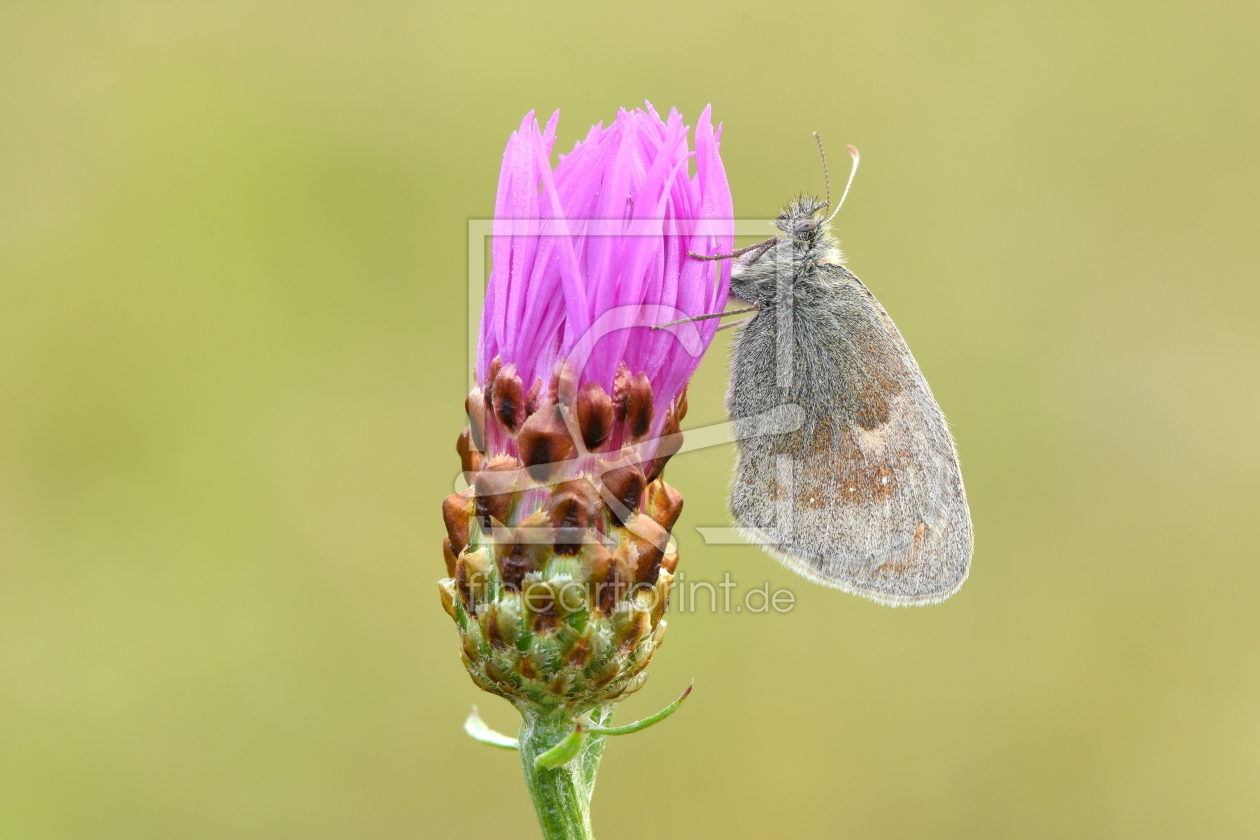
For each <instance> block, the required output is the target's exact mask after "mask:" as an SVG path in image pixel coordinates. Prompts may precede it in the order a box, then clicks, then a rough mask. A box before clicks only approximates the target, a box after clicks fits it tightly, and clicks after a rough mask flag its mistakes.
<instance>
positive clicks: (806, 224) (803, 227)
mask: <svg viewBox="0 0 1260 840" xmlns="http://www.w3.org/2000/svg"><path fill="white" fill-rule="evenodd" d="M817 227H818V222H816V221H814V220H813V219H801V220H800V221H799V222H797V223H796V224H795V225H793V226H792V232H793V233H809V232H810V231H811V230H814V229H815V228H817Z"/></svg>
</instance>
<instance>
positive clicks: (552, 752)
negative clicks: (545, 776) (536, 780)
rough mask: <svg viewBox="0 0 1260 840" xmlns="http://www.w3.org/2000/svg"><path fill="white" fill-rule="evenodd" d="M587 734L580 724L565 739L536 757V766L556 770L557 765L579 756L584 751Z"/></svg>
mask: <svg viewBox="0 0 1260 840" xmlns="http://www.w3.org/2000/svg"><path fill="white" fill-rule="evenodd" d="M585 738H586V735H585V733H584V732H583V731H582V724H580V723H579V724H578V725H577V726H575V727H574V728H573V731H572V732H570V733H569V734H568V735H567V736H565V739H564V740H563V741H561V742H560V743H558V744H556V745H555V746H554V747H552V748H551V749H549V750H547V751H546V752H545V753H540V754H539V755H537V756H535V757H534V766H535V767H540V768H542V769H544V770H554V769H556V768H557V767H560V766H562V765H565V764H568V763H569V762H570V761H572V760H573V759H575V758H577V756H578V753H580V752H582V742H583V741H584V740H585Z"/></svg>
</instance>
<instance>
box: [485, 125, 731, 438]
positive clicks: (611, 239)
mask: <svg viewBox="0 0 1260 840" xmlns="http://www.w3.org/2000/svg"><path fill="white" fill-rule="evenodd" d="M558 117H559V114H558V112H557V113H556V114H553V115H552V117H551V119H550V120H549V121H548V123H547V126H546V128H545V129H543V130H542V131H539V128H538V122H537V120H536V119H535V118H534V115H533V113H532V112H531V113H530V114H527V115H526V116H525V119H524V120H522V121H521V127H520V129H519V130H518V131H516V132H514V133H513V134H512V136H511V138H510V139H509V140H508V144H507V149H506V151H505V152H504V155H503V168H502V171H501V173H500V176H499V191H498V197H497V200H496V203H495V223H494V241H493V251H492V260H493V269H492V273H491V276H490V284H489V288H488V290H487V293H486V306H485V311H484V314H483V316H482V321H481V335H480V341H479V343H478V352H477V379H478V382H479V384H481V385H482V386H483V387H486V386H487V385H489V384H491V380H492V379H493V377H494V375H496V374H497V373H498V371H493V372H492V368H493V366H494V364H495V361H496V360H497V361H498V364H499V366H500V370H501V369H502V368H505V367H507V366H509V365H511V366H513V368H514V371H513V372H514V374H515V376H516V377H519V378H520V380H521V382H522V383H523V390H524V392H525V393H526V394H528V393H529V392H530V390H531V388H537V389H538V390H537V392H536V397H537V396H538V395H543V396H545V389H546V388H547V385H548V382H549V380H550V378H551V377H552V376H553V374H554V373H556V371H557V366H558V365H559V364H560V363H561V362H564V361H565V360H568V363H569V364H570V365H571V366H572V367H573V369H574V370H573V372H574V374H575V375H576V377H577V379H576V385H577V386H578V387H581V386H584V385H586V383H591V382H593V383H598V384H599V386H600V387H601V388H602V390H603V391H604V393H605V394H615V393H616V392H617V390H618V388H617V380H618V372H619V371H621V378H622V380H623V384H624V381H625V379H626V376H627V374H628V375H629V376H630V377H638V376H639V375H642V377H643V378H644V379H645V380H646V382H647V383H649V384H650V397H651V401H652V403H654V405H655V407H656V408H658V409H665V408H666V407H668V406H670V405H671V404H673V402H674V401H675V400H676V399H677V398H678V397H679V395H680V394H681V393H682V391H683V390H684V388H685V387H686V384H687V382H688V380H689V379H690V378H691V374H692V373H693V372H694V371H695V369H696V366H697V365H698V364H699V363H700V358H701V356H702V355H703V353H704V350H705V349H706V348H707V347H708V345H709V342H710V341H712V339H713V335H714V332H715V331H716V330H717V326H718V324H717V321H716V320H708V321H700V322H696V323H695V324H688V325H685V327H683V328H674V329H671V330H652V329H651V327H653V326H655V325H658V324H662V323H665V322H666V321H672V320H676V319H679V318H685V317H687V316H691V315H700V314H704V313H710V312H719V311H721V310H722V308H723V306H724V305H725V303H726V295H727V290H728V287H729V282H730V262H729V261H725V260H724V261H720V262H705V261H702V260H697V259H694V258H691V257H688V256H687V253H688V252H689V251H690V252H693V253H704V254H713V253H728V252H729V251H730V249H731V246H732V242H733V239H732V236H731V230H732V224H731V218H732V208H731V194H730V189H729V187H728V186H727V182H726V173H725V171H724V170H723V168H722V161H721V158H720V157H719V156H718V137H719V136H720V133H721V130H720V128H719V129H718V130H717V131H714V129H713V127H712V125H711V123H710V121H709V109H708V108H706V109H705V110H704V112H703V113H701V115H700V121H699V124H698V125H697V128H696V140H695V143H696V150H695V152H691V151H690V150H689V149H688V144H687V126H685V125H684V124H683V120H682V116H681V115H679V114H678V112H677V111H673V110H671V111H670V113H669V117H668V119H667V120H666V121H662V120H661V118H660V117H659V116H658V115H657V113H656V111H655V110H654V109H653V108H652V106H651V105H650V104H649V105H648V106H647V110H646V111H642V110H635V111H624V110H623V111H621V112H620V113H619V114H618V115H617V119H616V121H615V122H614V123H613V124H612V125H611V126H609V127H607V128H604V127H603V125H602V124H600V125H597V126H595V127H593V128H592V129H591V130H590V131H589V132H588V133H587V136H586V139H585V140H582V141H581V142H579V143H577V144H576V145H575V146H574V148H573V151H572V152H570V153H569V154H567V155H562V156H561V159H560V162H559V164H558V165H557V166H556V167H555V169H554V171H553V170H552V168H551V164H550V156H551V148H552V144H553V141H554V140H555V130H556V123H557V121H558ZM693 157H694V158H695V174H694V175H691V174H689V173H688V164H689V162H690V160H691V158H693ZM553 398H554V395H553ZM526 408H528V406H526ZM667 413H668V412H667V411H666V410H655V411H653V412H652V414H653V418H652V422H651V429H650V431H651V433H652V434H653V435H658V434H660V433H661V431H662V429H663V428H664V426H665V424H666V422H667ZM490 432H491V434H490V439H489V440H488V450H487V451H489V452H491V453H508V454H512V455H518V454H519V453H518V452H517V451H516V449H517V448H516V447H514V446H513V445H512V442H511V441H510V440H508V439H504V438H503V437H502V436H498V435H495V434H494V433H493V429H491V430H490ZM620 442H621V441H620V440H618V441H612V443H614V444H619V443H620Z"/></svg>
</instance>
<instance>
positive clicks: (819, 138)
mask: <svg viewBox="0 0 1260 840" xmlns="http://www.w3.org/2000/svg"><path fill="white" fill-rule="evenodd" d="M814 139H815V140H817V141H818V156H819V157H821V158H822V162H823V183H824V184H826V185H827V204H831V176H830V175H828V174H827V153H826V152H825V151H823V144H822V135H821V134H819V133H818V132H817V131H815V132H814Z"/></svg>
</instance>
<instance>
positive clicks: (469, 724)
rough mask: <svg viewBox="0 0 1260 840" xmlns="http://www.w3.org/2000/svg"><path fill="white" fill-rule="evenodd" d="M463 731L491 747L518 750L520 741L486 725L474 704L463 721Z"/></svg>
mask: <svg viewBox="0 0 1260 840" xmlns="http://www.w3.org/2000/svg"><path fill="white" fill-rule="evenodd" d="M464 731H465V732H467V733H468V734H469V735H471V736H473V738H474V739H476V740H478V741H480V742H481V743H483V744H489V745H490V746H492V747H499V748H500V749H504V750H519V749H520V748H521V745H520V743H519V742H518V741H517V740H516V739H515V738H509V737H508V736H506V735H504V734H503V733H501V732H495V731H494V730H493V729H491V728H490V727H488V726H486V722H485V721H484V720H482V719H481V715H480V714H479V713H478V712H477V707H476V706H473V707H472V714H470V715H469V716H468V720H466V721H464Z"/></svg>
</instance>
